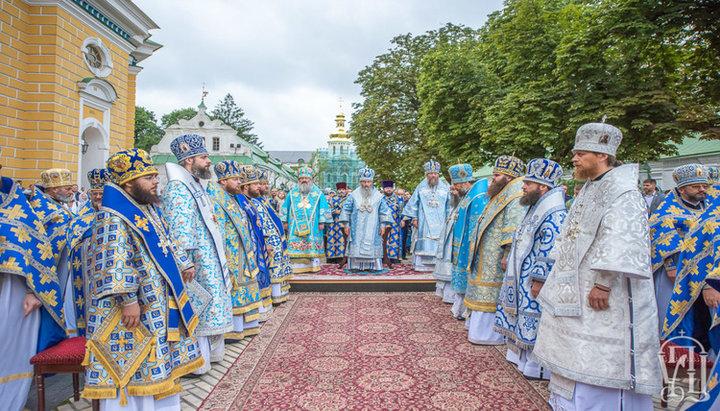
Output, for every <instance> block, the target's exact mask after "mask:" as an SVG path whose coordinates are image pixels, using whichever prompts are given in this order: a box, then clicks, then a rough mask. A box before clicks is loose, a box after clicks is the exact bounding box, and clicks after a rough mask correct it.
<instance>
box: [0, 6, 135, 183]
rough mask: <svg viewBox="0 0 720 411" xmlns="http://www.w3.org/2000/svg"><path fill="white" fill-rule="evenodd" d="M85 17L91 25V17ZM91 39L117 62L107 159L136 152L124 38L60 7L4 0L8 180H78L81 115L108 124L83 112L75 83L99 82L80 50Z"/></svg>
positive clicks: (0, 96) (2, 75)
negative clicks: (55, 173)
mask: <svg viewBox="0 0 720 411" xmlns="http://www.w3.org/2000/svg"><path fill="white" fill-rule="evenodd" d="M69 7H75V5H73V4H70V5H69ZM81 12H82V13H79V14H81V15H84V16H85V17H84V18H87V19H88V20H90V19H92V18H93V17H92V16H90V15H89V14H86V13H85V11H83V10H81ZM84 18H83V19H84ZM89 37H94V38H98V39H101V41H102V43H103V44H104V45H105V46H106V47H107V48H108V49H109V52H110V56H111V60H112V63H113V69H112V71H111V73H110V75H108V76H107V77H105V80H106V81H108V82H109V83H110V84H112V86H113V87H114V89H115V92H116V93H117V100H115V102H114V103H113V104H112V106H111V107H110V109H109V118H108V119H107V120H108V122H107V124H108V129H109V146H110V154H112V153H114V152H116V151H118V150H121V149H125V148H129V147H132V144H133V134H134V117H135V86H136V83H135V78H136V74H131V73H130V71H131V70H133V68H131V67H129V62H130V55H129V53H128V50H129V49H130V47H129V46H128V45H127V44H124V42H126V40H124V39H123V38H121V37H120V36H119V35H114V33H113V34H112V35H108V34H107V33H104V32H102V33H101V32H98V31H96V30H94V29H93V27H91V26H90V25H89V24H87V22H85V21H82V19H78V18H77V17H76V16H75V15H73V14H71V13H69V12H68V11H66V10H64V9H63V8H62V7H58V6H52V7H49V6H30V5H28V4H26V3H24V2H23V1H21V0H10V1H3V2H2V8H1V9H0V47H1V48H2V51H3V52H2V53H0V146H2V155H1V156H0V165H2V167H3V168H2V175H3V176H6V177H11V178H14V179H20V180H23V182H24V183H28V182H34V181H36V180H37V179H38V178H39V175H40V172H41V171H42V170H44V169H47V168H52V167H62V168H68V169H69V170H70V171H71V172H72V173H73V175H74V178H75V179H77V178H78V175H77V173H78V169H79V166H80V164H79V160H80V132H81V130H80V125H81V121H82V118H83V114H84V115H85V116H90V117H95V118H97V120H99V121H100V122H101V123H102V122H103V121H104V120H105V118H104V116H103V113H102V112H99V115H98V114H96V113H93V112H92V111H93V109H91V108H89V107H87V106H85V108H84V109H82V113H81V103H80V100H81V95H80V88H79V86H78V82H79V81H81V80H82V79H84V78H87V77H94V74H93V73H92V72H91V71H90V70H89V69H88V68H87V66H86V65H85V62H84V59H83V55H82V50H81V49H82V46H83V42H84V41H85V39H87V38H89ZM120 45H122V47H121V46H120ZM138 71H139V70H138ZM84 171H87V170H84ZM26 185H27V184H26Z"/></svg>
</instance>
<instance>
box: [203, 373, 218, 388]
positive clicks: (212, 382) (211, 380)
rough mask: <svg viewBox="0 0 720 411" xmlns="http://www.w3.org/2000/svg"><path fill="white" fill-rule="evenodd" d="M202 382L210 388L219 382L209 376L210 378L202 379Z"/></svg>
mask: <svg viewBox="0 0 720 411" xmlns="http://www.w3.org/2000/svg"><path fill="white" fill-rule="evenodd" d="M203 381H205V382H206V383H208V384H210V385H212V386H215V384H217V383H218V381H220V380H219V379H218V378H215V377H213V376H211V375H210V376H208V377H207V378H203Z"/></svg>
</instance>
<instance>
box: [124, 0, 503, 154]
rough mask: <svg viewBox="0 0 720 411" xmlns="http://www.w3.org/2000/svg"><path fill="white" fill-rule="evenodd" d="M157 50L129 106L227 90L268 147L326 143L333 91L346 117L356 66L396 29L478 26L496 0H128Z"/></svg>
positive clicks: (162, 106)
mask: <svg viewBox="0 0 720 411" xmlns="http://www.w3.org/2000/svg"><path fill="white" fill-rule="evenodd" d="M134 1H135V3H136V4H137V5H138V6H139V7H140V8H141V9H142V10H143V11H144V12H145V13H146V14H147V15H148V16H150V18H152V19H153V20H154V21H155V22H156V23H157V24H158V25H159V26H160V30H154V31H153V32H152V34H153V35H152V40H153V41H156V42H158V43H161V44H162V45H163V48H161V49H160V50H158V51H157V52H155V54H154V55H152V56H151V57H149V58H148V59H147V60H145V61H143V62H141V63H140V65H141V66H143V67H144V70H143V71H142V72H141V73H140V75H139V80H138V86H137V101H136V104H137V105H139V106H144V107H146V108H148V109H150V110H152V111H154V112H155V114H156V116H157V118H158V120H159V119H160V117H161V116H162V115H163V114H166V113H168V112H170V111H172V110H173V109H176V108H183V107H191V106H192V107H194V106H197V105H198V104H199V103H200V98H201V94H202V85H203V83H205V87H206V90H207V91H208V92H209V94H208V96H207V98H206V105H207V106H208V109H209V110H211V109H212V108H213V107H214V106H215V105H216V104H217V102H218V101H219V100H220V99H222V97H224V96H225V94H227V93H230V94H232V95H233V97H235V102H236V103H237V104H238V105H239V106H240V107H241V108H242V109H243V110H245V114H246V117H247V118H248V119H250V120H251V121H253V122H254V123H255V129H254V132H255V134H257V135H258V136H259V137H260V140H261V141H262V142H263V144H264V147H265V149H267V150H314V149H316V148H319V147H324V146H325V145H326V141H327V139H328V134H329V133H330V132H331V131H332V130H333V128H334V126H335V123H334V119H335V115H336V114H337V112H338V108H339V103H338V99H340V98H342V99H343V100H344V104H343V107H344V110H343V111H344V112H345V114H346V115H347V116H348V118H349V117H350V114H351V113H352V106H351V104H352V103H354V102H359V101H360V100H361V98H360V88H359V86H358V85H356V84H354V81H355V79H356V78H357V74H358V72H359V71H360V70H361V69H363V68H364V67H365V66H367V65H369V64H371V63H372V61H373V58H374V57H375V56H377V55H379V54H383V53H384V52H386V51H387V49H388V48H389V47H390V40H391V39H392V38H393V37H394V36H396V35H399V34H405V33H413V34H421V33H423V32H425V31H427V30H433V29H437V28H439V27H441V26H443V25H445V23H448V22H449V23H453V24H463V25H466V26H469V27H473V28H479V27H481V26H482V24H483V23H484V22H485V21H486V19H487V14H488V13H491V12H493V11H495V10H499V9H500V8H501V7H502V1H501V0H355V1H351V0H260V1H249V0H242V1H241V0H203V1H197V0H134Z"/></svg>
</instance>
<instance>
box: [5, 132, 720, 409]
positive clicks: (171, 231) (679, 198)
mask: <svg viewBox="0 0 720 411" xmlns="http://www.w3.org/2000/svg"><path fill="white" fill-rule="evenodd" d="M621 141H622V133H621V132H620V130H619V129H618V128H616V127H614V126H612V125H610V124H606V123H604V122H603V123H590V124H586V125H584V126H582V127H581V128H580V129H578V131H577V134H576V138H575V146H574V149H573V158H572V162H573V165H574V167H575V178H577V179H578V180H585V183H584V184H583V185H582V187H581V188H580V189H579V191H578V192H577V194H576V196H575V197H574V199H573V200H572V201H571V202H567V203H566V199H565V193H564V190H563V187H562V186H561V185H560V181H561V177H562V176H563V169H562V168H561V166H560V165H559V164H558V163H556V162H554V161H552V160H550V159H545V158H538V159H533V160H530V161H529V162H528V163H527V164H525V163H524V162H523V161H522V160H521V159H519V158H516V157H514V156H511V155H502V156H500V157H498V158H497V160H496V161H495V163H494V169H493V174H492V176H491V177H490V178H488V179H475V178H473V170H472V167H471V166H470V165H469V164H457V165H454V166H452V167H450V169H449V170H448V171H449V175H450V185H448V184H446V183H445V182H444V181H443V180H442V179H441V178H440V175H441V166H440V164H439V163H438V162H436V161H433V160H431V161H429V162H427V163H426V164H425V166H424V169H425V175H426V178H425V179H423V181H422V182H421V183H420V184H419V185H418V186H417V187H416V188H415V189H414V191H413V192H412V194H411V195H410V193H403V192H398V191H396V190H395V189H394V187H393V184H392V182H389V181H386V182H383V184H382V190H380V191H379V190H377V189H376V188H374V184H375V181H374V179H375V172H374V171H373V170H372V169H370V168H363V169H361V170H359V177H360V178H359V180H360V186H359V187H357V188H355V189H354V190H352V191H351V190H350V189H349V188H348V187H347V185H342V184H341V185H339V186H338V195H337V196H334V197H332V198H330V200H329V201H328V199H327V198H326V196H325V195H324V193H323V192H322V191H321V190H320V189H319V188H318V187H317V186H316V185H315V184H314V182H313V177H314V176H313V170H312V169H310V168H308V167H302V168H300V169H299V170H298V184H297V187H295V188H293V189H292V190H290V192H288V193H287V195H284V198H283V199H282V201H277V198H275V197H271V190H270V187H269V184H268V179H267V175H266V173H265V171H264V170H262V169H257V168H254V167H253V166H249V165H241V164H239V163H238V162H235V161H221V162H219V163H217V164H214V165H213V164H212V162H211V160H210V158H209V156H208V152H207V150H206V148H205V142H204V139H203V137H201V136H198V135H193V134H188V135H183V136H180V137H178V138H176V139H175V140H174V141H173V142H172V144H171V149H172V151H173V153H174V154H175V156H176V158H177V163H167V164H166V165H165V167H166V171H167V177H168V184H167V186H166V187H164V189H162V190H160V189H159V187H158V185H159V181H158V178H157V176H158V170H157V168H156V167H155V165H154V164H153V162H152V159H151V158H150V156H149V155H148V153H147V152H145V151H143V150H140V149H129V150H123V151H120V152H118V153H115V154H114V155H112V156H111V157H110V158H109V159H108V161H107V163H106V168H104V169H95V170H91V171H90V172H89V173H88V180H89V181H90V184H91V187H90V190H89V193H90V201H88V202H87V203H86V204H85V205H84V206H83V207H76V208H75V211H74V212H73V211H72V209H71V208H70V207H69V206H68V204H69V203H70V202H71V200H72V198H73V193H72V190H71V187H72V185H73V184H74V182H73V179H72V175H71V173H70V171H68V170H65V169H50V170H46V171H44V172H43V173H42V174H41V176H40V177H41V184H40V185H38V186H35V187H34V188H33V189H32V190H30V191H27V192H25V193H23V191H22V189H21V187H20V186H19V184H18V183H16V182H14V181H12V180H11V179H9V178H7V177H2V185H1V186H0V193H1V194H0V195H1V196H2V197H1V200H2V203H1V204H0V224H2V236H1V237H0V239H1V240H0V305H1V306H2V307H3V308H4V312H5V315H4V316H2V317H0V330H2V333H0V344H2V346H3V347H4V350H5V352H6V353H9V354H10V355H5V356H3V357H2V358H0V398H2V399H3V400H4V401H5V409H10V410H20V409H22V408H23V406H24V404H25V400H26V397H27V393H28V390H29V386H30V382H31V377H32V375H33V373H32V368H31V366H30V364H29V359H30V357H32V356H33V355H34V354H36V353H38V352H40V351H42V350H44V349H46V348H48V347H51V346H53V345H55V344H57V343H58V342H60V341H62V340H64V339H66V338H68V337H75V336H83V337H85V338H86V341H87V342H86V351H85V352H86V354H85V359H84V361H83V365H84V366H85V367H86V368H85V369H86V371H85V379H84V384H85V386H84V389H83V396H84V397H85V398H90V399H98V400H101V409H103V410H114V409H134V410H140V409H143V410H144V409H179V408H180V398H179V393H180V392H181V391H182V387H181V385H180V383H179V378H180V377H181V376H184V375H187V374H191V373H192V374H197V375H202V374H204V373H207V372H208V371H210V369H211V368H212V364H213V363H214V362H218V361H222V359H223V357H224V349H225V344H226V343H232V342H234V341H239V340H240V339H242V338H244V337H246V336H252V335H255V334H257V333H258V332H260V324H261V323H262V322H264V321H267V320H268V319H269V318H270V316H271V315H272V312H273V310H272V308H273V305H278V304H282V303H283V302H284V301H287V299H288V298H289V288H290V286H289V280H290V279H291V278H292V277H293V275H294V274H298V273H314V272H318V271H320V269H321V263H322V262H323V261H322V260H323V257H326V258H327V261H329V262H335V263H339V264H340V265H341V266H343V267H346V268H347V272H349V273H359V274H377V273H382V272H384V265H387V266H388V267H389V268H391V267H392V263H393V262H398V261H399V260H400V259H401V258H403V257H404V256H405V249H406V244H407V243H410V253H411V254H412V267H413V269H414V270H416V271H420V272H428V273H432V274H433V276H434V277H435V279H436V280H437V282H436V294H437V295H438V296H439V297H440V298H441V299H442V301H443V302H445V303H447V304H448V305H449V307H448V316H453V317H455V318H457V319H459V320H464V321H465V327H466V329H467V331H468V332H467V339H468V340H469V343H472V344H477V345H505V346H506V347H507V355H506V358H507V360H508V361H510V362H512V363H514V364H515V365H516V366H517V368H518V370H519V372H521V373H522V374H523V375H525V376H526V377H527V378H529V379H549V389H550V391H551V397H550V404H551V406H552V407H553V408H554V409H556V410H587V409H603V410H605V409H607V410H652V409H653V398H652V396H653V395H655V394H661V391H662V388H663V383H662V382H663V377H662V367H663V361H664V359H663V357H662V356H661V355H660V353H661V343H664V342H665V341H672V342H673V344H674V345H675V346H679V347H687V348H690V349H693V350H696V351H698V352H701V351H702V352H708V353H709V355H708V357H709V360H710V361H714V360H715V359H716V358H715V356H716V354H717V353H718V352H720V327H716V325H717V324H718V323H720V320H719V319H720V311H719V308H718V304H719V303H720V268H718V261H717V259H716V255H718V256H720V252H718V253H716V252H715V251H716V250H718V247H719V246H720V242H719V241H717V240H718V236H719V235H720V230H718V228H720V223H719V222H718V216H719V215H720V211H719V210H718V208H719V207H720V201H718V200H717V198H718V196H720V190H719V189H718V187H716V186H715V185H716V184H718V170H717V169H714V168H711V167H706V166H703V165H699V164H687V165H684V166H681V167H678V168H677V169H675V170H674V173H673V178H674V181H675V184H676V187H675V188H673V189H672V190H670V191H669V192H668V193H667V195H665V196H664V197H662V196H661V195H660V194H659V193H655V192H650V191H648V190H646V191H645V195H643V194H642V193H641V191H640V190H639V189H638V178H639V168H638V165H637V164H622V163H621V162H619V161H617V159H616V157H615V156H616V152H617V149H618V147H619V146H620V144H621ZM213 171H214V174H215V176H214V177H213ZM208 180H209V181H208ZM206 181H207V182H206ZM658 196H660V198H658ZM568 206H569V209H568V208H567V207H568ZM409 233H411V234H409ZM716 233H717V234H716ZM718 251H720V250H718ZM701 296H702V298H700V297H701ZM661 339H662V340H661ZM719 371H720V367H716V368H713V369H712V370H711V371H710V372H708V373H709V374H710V377H709V378H708V383H707V384H706V385H705V387H706V388H707V389H706V390H705V391H703V392H700V393H699V395H698V396H697V397H699V398H701V399H702V400H703V401H699V402H697V403H696V404H694V405H693V407H694V408H695V409H712V407H713V403H714V401H715V399H716V398H717V396H718V392H717V391H720V387H719V386H718V385H717V381H718V374H719ZM696 399H697V398H696Z"/></svg>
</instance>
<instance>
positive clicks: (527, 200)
mask: <svg viewBox="0 0 720 411" xmlns="http://www.w3.org/2000/svg"><path fill="white" fill-rule="evenodd" d="M540 197H542V194H540V189H539V188H538V189H535V190H533V191H528V192H527V193H526V194H523V196H522V197H520V205H524V206H531V207H532V206H534V205H535V204H537V202H538V200H540Z"/></svg>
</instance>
